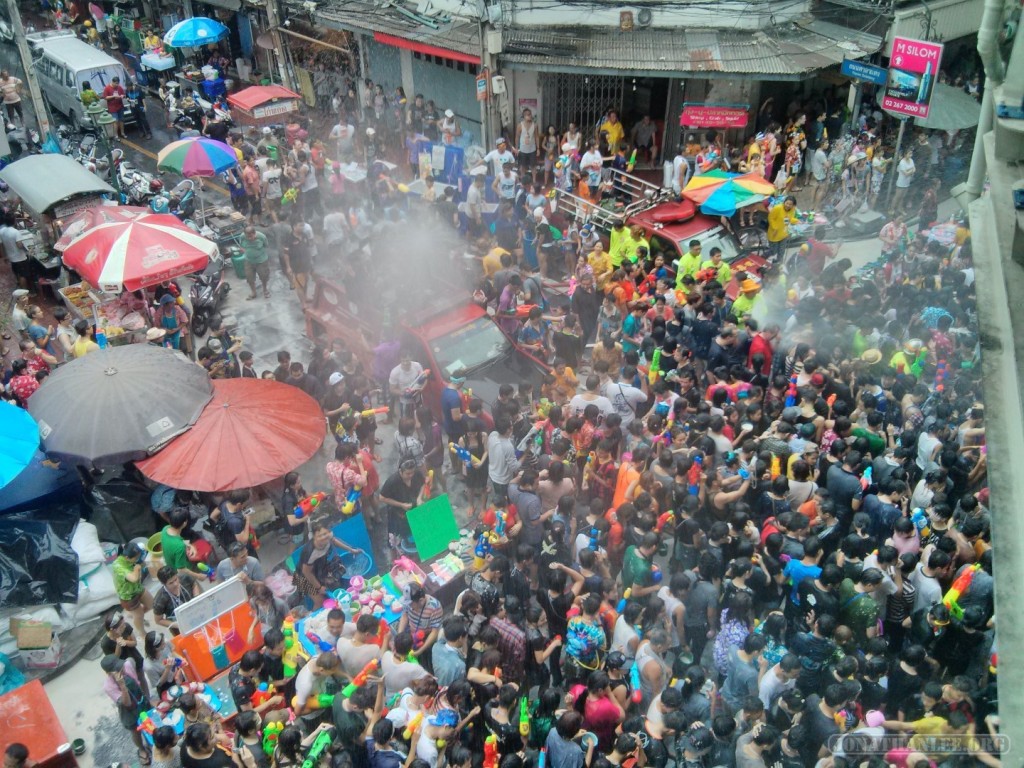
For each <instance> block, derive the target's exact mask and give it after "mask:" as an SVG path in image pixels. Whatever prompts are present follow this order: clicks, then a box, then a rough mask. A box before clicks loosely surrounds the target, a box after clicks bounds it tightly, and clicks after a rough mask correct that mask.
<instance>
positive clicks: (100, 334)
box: [96, 328, 107, 349]
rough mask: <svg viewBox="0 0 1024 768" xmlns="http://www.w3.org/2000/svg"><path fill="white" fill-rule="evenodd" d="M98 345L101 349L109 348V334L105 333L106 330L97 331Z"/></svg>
mask: <svg viewBox="0 0 1024 768" xmlns="http://www.w3.org/2000/svg"><path fill="white" fill-rule="evenodd" d="M96 343H97V344H98V345H99V347H100V349H106V348H107V333H106V331H104V330H102V329H100V328H97V329H96Z"/></svg>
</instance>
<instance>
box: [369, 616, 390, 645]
mask: <svg viewBox="0 0 1024 768" xmlns="http://www.w3.org/2000/svg"><path fill="white" fill-rule="evenodd" d="M390 631H391V625H390V624H388V620H387V619H385V618H384V617H381V620H380V626H379V627H378V629H377V636H376V637H375V638H373V641H372V642H373V644H374V645H376V646H379V647H380V648H383V647H384V642H385V641H386V640H387V638H388V632H390Z"/></svg>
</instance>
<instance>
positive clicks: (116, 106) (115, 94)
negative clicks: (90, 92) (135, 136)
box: [103, 77, 127, 139]
mask: <svg viewBox="0 0 1024 768" xmlns="http://www.w3.org/2000/svg"><path fill="white" fill-rule="evenodd" d="M103 98H104V99H105V100H106V102H107V112H109V113H110V116H111V117H112V118H114V125H115V126H116V127H117V137H118V138H119V139H124V138H127V137H126V136H125V135H124V88H123V87H122V86H121V78H120V77H115V78H112V79H111V80H110V83H109V84H108V85H107V87H106V88H104V89H103Z"/></svg>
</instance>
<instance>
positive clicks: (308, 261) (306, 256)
mask: <svg viewBox="0 0 1024 768" xmlns="http://www.w3.org/2000/svg"><path fill="white" fill-rule="evenodd" d="M285 249H286V250H287V251H288V261H289V262H290V263H291V266H292V272H294V273H296V274H298V273H303V274H309V271H310V268H311V267H312V265H313V254H312V249H311V248H310V244H309V241H307V240H306V238H304V237H296V236H295V234H294V233H291V234H289V235H288V237H287V238H286V239H285Z"/></svg>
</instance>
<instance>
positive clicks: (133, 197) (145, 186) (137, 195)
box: [117, 160, 164, 206]
mask: <svg viewBox="0 0 1024 768" xmlns="http://www.w3.org/2000/svg"><path fill="white" fill-rule="evenodd" d="M117 179H118V181H119V182H120V184H121V192H122V193H123V194H124V196H125V197H126V198H127V200H128V205H143V206H144V205H149V203H150V201H151V200H152V199H153V198H154V197H155V196H156V195H158V194H159V193H160V192H161V191H163V188H164V183H163V182H162V181H161V180H160V179H158V178H156V177H154V176H153V174H151V173H147V172H146V171H142V170H139V169H138V168H136V167H135V166H133V165H132V164H131V163H129V162H128V161H127V160H125V161H122V163H121V164H120V165H119V166H118V169H117Z"/></svg>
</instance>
